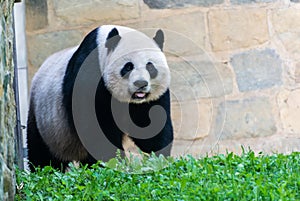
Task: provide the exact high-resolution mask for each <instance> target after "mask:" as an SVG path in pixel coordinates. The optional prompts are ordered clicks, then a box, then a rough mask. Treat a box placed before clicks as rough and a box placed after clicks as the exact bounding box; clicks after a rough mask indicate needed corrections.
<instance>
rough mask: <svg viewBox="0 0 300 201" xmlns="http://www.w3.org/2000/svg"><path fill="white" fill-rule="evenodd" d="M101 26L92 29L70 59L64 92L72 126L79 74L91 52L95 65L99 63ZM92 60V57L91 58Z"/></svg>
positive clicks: (63, 87) (64, 100) (65, 104)
mask: <svg viewBox="0 0 300 201" xmlns="http://www.w3.org/2000/svg"><path fill="white" fill-rule="evenodd" d="M98 31H99V28H96V29H94V30H93V31H91V32H90V33H89V34H88V35H87V36H86V37H85V38H84V39H83V41H82V42H81V44H80V45H79V47H78V49H77V50H76V51H75V52H74V54H73V56H72V57H71V59H70V60H69V63H68V66H67V69H66V72H65V75H64V79H63V86H62V94H63V106H64V107H65V109H66V112H67V118H68V121H69V124H70V126H72V125H73V115H72V94H73V87H74V83H75V80H76V77H77V74H78V72H79V70H80V68H81V66H82V64H83V62H84V61H85V60H86V58H87V57H90V56H89V55H90V54H91V53H93V54H91V55H92V56H93V57H94V65H99V56H98V51H97V47H98V44H97V38H98ZM91 60H92V59H91Z"/></svg>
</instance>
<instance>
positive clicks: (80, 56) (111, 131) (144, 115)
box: [27, 27, 173, 170]
mask: <svg viewBox="0 0 300 201" xmlns="http://www.w3.org/2000/svg"><path fill="white" fill-rule="evenodd" d="M100 29H101V27H98V28H96V29H95V30H93V31H92V32H90V33H89V34H88V35H87V36H86V37H85V38H84V40H83V41H82V43H81V44H80V46H79V47H78V48H77V49H76V50H74V53H73V54H72V56H71V57H70V59H69V60H68V61H66V62H67V65H66V69H65V73H64V75H62V76H63V79H62V86H61V94H57V96H61V99H58V100H59V101H58V102H59V103H58V105H59V110H62V113H61V114H62V115H63V117H60V118H58V119H63V120H65V122H62V123H61V124H62V126H61V125H60V128H64V129H66V132H67V133H68V134H69V135H68V136H69V137H70V138H72V140H71V141H72V142H70V145H67V144H66V145H64V146H65V147H66V149H68V157H66V158H64V153H55V152H56V150H55V148H53V147H54V146H53V147H52V145H53V144H52V143H54V142H52V141H51V142H49V141H45V137H50V138H51V136H45V135H49V134H48V133H51V134H52V132H49V130H50V131H53V135H57V134H56V133H60V132H59V131H56V130H55V128H56V125H53V124H50V123H48V124H47V123H46V125H47V129H49V130H48V132H47V133H45V132H44V130H42V129H40V130H39V129H38V124H37V116H39V115H37V114H38V113H39V112H40V111H42V110H45V109H48V110H49V111H51V108H47V107H50V106H51V105H52V104H48V105H42V106H43V107H37V106H36V105H39V104H37V100H36V99H37V97H39V96H38V95H35V96H34V94H36V93H39V92H38V91H36V89H35V88H34V87H33V88H32V89H31V90H32V92H31V93H32V94H31V98H30V105H29V113H28V123H27V143H28V159H29V165H30V169H31V170H34V168H33V167H38V166H40V167H43V166H46V165H51V166H53V167H54V168H58V169H62V170H64V169H65V168H66V166H67V164H68V163H69V162H71V161H73V160H75V161H80V162H81V163H83V164H93V163H95V162H96V160H95V159H94V158H93V157H92V156H91V155H90V154H89V153H88V152H87V151H86V149H85V148H84V147H83V145H82V143H81V141H80V139H79V136H78V134H77V132H76V129H75V126H74V121H73V114H72V93H73V87H74V83H75V79H76V76H77V74H78V72H79V70H80V67H81V65H82V64H83V62H84V60H85V59H86V58H87V56H88V55H89V54H90V53H91V52H92V51H93V50H94V49H95V48H99V47H100V44H98V43H99V39H98V37H99V30H100ZM109 34H111V35H113V36H118V35H119V33H118V30H117V29H116V28H113V29H111V31H110V32H109ZM109 34H108V35H107V38H106V43H105V48H107V54H109V53H110V52H113V51H114V49H115V48H116V47H117V46H118V42H119V40H122V37H114V40H113V41H112V42H109V39H110V37H112V36H110V35H109ZM161 34H162V32H161V31H158V32H157V35H156V37H155V38H154V41H155V42H156V43H157V46H158V48H160V49H161V50H162V48H163V38H162V37H163V35H161ZM102 47H103V46H102ZM63 58H65V57H63ZM66 58H68V57H66ZM95 59H96V61H95V64H99V62H100V61H99V60H100V56H96V57H95ZM50 60H51V58H50ZM42 76H47V75H40V78H39V79H41V77H42ZM39 79H38V78H37V81H35V82H36V85H37V84H39V83H38V82H39V81H40V80H39ZM33 92H34V93H33ZM54 99H55V98H54ZM112 99H115V97H113V96H112V94H111V92H110V91H109V90H108V89H107V86H106V83H105V81H104V78H103V77H102V78H101V80H100V82H99V84H98V87H97V92H96V97H95V109H96V116H97V119H98V122H99V125H100V127H101V129H102V130H103V132H104V134H105V136H106V137H107V138H108V139H109V141H110V142H111V143H112V144H114V145H115V150H111V151H114V152H115V151H116V150H117V148H118V149H123V146H122V139H123V136H124V133H123V132H122V131H121V130H120V129H119V128H118V126H117V125H116V123H115V121H114V118H113V115H112V111H111V100H112ZM115 100H116V102H117V104H118V106H119V107H128V103H125V102H122V101H119V100H117V99H115ZM54 105H55V104H54ZM154 105H160V106H162V107H163V108H164V109H165V111H166V114H167V120H166V123H165V126H164V127H163V129H162V130H161V131H160V132H159V133H158V134H157V135H156V136H154V137H152V138H150V139H137V138H133V137H131V139H132V141H133V142H134V143H135V145H136V146H138V148H139V149H141V150H142V151H143V152H146V153H150V152H156V153H157V154H164V155H166V156H167V155H170V151H171V146H172V141H173V128H172V122H171V115H170V92H169V89H167V90H166V91H165V92H164V93H163V94H162V95H161V96H160V97H159V98H158V99H156V100H151V101H147V102H142V103H138V104H137V103H129V111H130V116H131V119H132V121H133V122H134V123H135V124H136V125H137V126H139V127H146V126H147V125H149V124H150V123H151V122H150V119H149V116H148V113H149V110H150V108H151V107H152V106H154ZM58 113H59V114H60V112H58ZM119 115H124V117H125V115H126V114H122V113H121V114H119ZM39 118H41V117H39ZM38 120H40V121H42V120H41V119H38ZM50 122H52V121H50ZM44 128H45V126H44ZM43 132H44V133H43ZM42 136H44V137H42ZM56 138H58V139H61V141H64V140H65V139H64V138H65V135H62V134H60V135H59V136H56ZM48 139H49V138H48ZM65 141H68V139H67V140H65ZM65 141H64V142H65ZM56 143H57V142H56ZM71 145H72V147H71ZM64 146H63V147H64ZM50 149H51V151H50ZM53 149H54V150H53ZM70 150H71V151H70ZM72 150H73V151H74V154H72V153H73V152H72ZM70 153H71V154H70ZM78 153H79V154H78ZM81 153H82V154H81ZM73 155H74V157H73ZM77 155H78V156H77Z"/></svg>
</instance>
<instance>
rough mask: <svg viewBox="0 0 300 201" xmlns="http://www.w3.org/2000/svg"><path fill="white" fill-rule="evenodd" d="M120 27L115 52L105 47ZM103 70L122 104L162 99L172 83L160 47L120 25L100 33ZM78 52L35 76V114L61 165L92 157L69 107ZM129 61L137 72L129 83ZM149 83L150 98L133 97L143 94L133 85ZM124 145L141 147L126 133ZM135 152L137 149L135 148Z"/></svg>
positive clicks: (53, 60) (66, 53) (55, 58)
mask: <svg viewBox="0 0 300 201" xmlns="http://www.w3.org/2000/svg"><path fill="white" fill-rule="evenodd" d="M114 28H116V29H117V30H118V32H119V35H120V36H121V38H122V39H121V40H120V41H119V43H118V44H117V46H116V47H115V49H114V50H113V51H111V52H110V51H109V50H108V49H107V48H106V47H105V42H106V40H107V37H108V34H109V33H110V31H111V30H112V29H114ZM96 43H97V48H98V56H99V66H100V70H101V72H102V73H103V78H104V82H105V85H106V87H107V89H108V90H109V91H110V92H111V94H112V95H113V97H115V98H116V99H117V100H119V101H121V102H130V103H132V102H134V103H139V104H140V103H144V102H149V101H153V100H157V99H158V98H159V97H160V96H161V95H162V94H163V93H164V92H166V90H167V89H168V87H169V85H170V71H169V67H168V65H167V61H166V58H165V56H164V54H163V52H162V51H161V49H160V48H159V46H158V45H157V44H156V43H155V41H154V40H152V39H150V38H148V37H147V36H146V35H144V34H143V33H141V32H138V31H136V30H133V29H130V28H127V27H123V26H115V25H105V26H101V27H99V28H98V29H97V41H96ZM77 49H78V46H77V47H73V48H69V49H66V50H63V51H60V52H57V53H55V54H53V55H52V56H50V57H49V58H48V59H47V60H46V61H45V62H44V63H43V64H42V66H41V67H40V69H39V70H38V72H37V73H36V74H35V76H34V78H33V80H32V85H31V101H30V102H31V107H32V108H31V112H34V115H35V120H36V126H37V129H38V131H39V133H40V135H41V137H42V139H43V141H44V142H45V144H47V146H48V148H49V150H50V152H51V153H52V154H53V155H54V156H55V157H57V158H58V159H59V160H61V161H74V160H75V161H81V160H84V159H85V158H86V157H87V156H88V152H87V150H86V149H85V148H84V146H83V145H82V143H81V142H80V140H79V138H78V137H74V133H72V132H73V131H72V130H71V129H70V127H69V124H68V120H67V118H66V110H65V108H64V107H63V104H62V102H63V93H62V85H63V81H64V75H65V72H66V69H67V66H68V63H69V61H70V59H71V57H72V56H73V54H74V53H75V51H76V50H77ZM126 62H132V63H133V65H134V69H133V70H132V71H131V73H130V75H129V77H128V79H122V77H121V75H120V71H121V69H122V68H123V66H124V64H125V63H126ZM148 62H151V63H153V64H154V66H155V67H156V68H157V69H158V71H159V73H158V75H157V76H156V77H155V78H154V79H151V78H150V75H149V72H148V71H147V70H146V68H145V66H146V64H147V63H148ZM136 80H145V81H147V82H148V86H147V87H145V88H144V89H143V90H144V92H145V93H149V95H148V96H147V97H146V98H144V99H137V100H135V99H132V93H134V92H135V91H137V90H138V88H137V87H136V86H135V85H134V84H133V83H134V82H135V81H136ZM124 136H125V137H124V139H125V140H124V142H126V143H127V144H123V147H124V148H126V147H130V149H132V146H133V145H135V144H134V142H133V141H132V140H130V138H129V137H128V136H127V135H124ZM133 149H134V150H135V148H133Z"/></svg>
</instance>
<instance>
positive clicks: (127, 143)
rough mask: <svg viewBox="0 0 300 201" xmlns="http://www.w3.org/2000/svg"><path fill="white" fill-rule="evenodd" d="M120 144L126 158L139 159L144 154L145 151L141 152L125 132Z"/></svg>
mask: <svg viewBox="0 0 300 201" xmlns="http://www.w3.org/2000/svg"><path fill="white" fill-rule="evenodd" d="M122 146H123V149H124V153H125V156H126V158H128V159H132V158H137V159H139V160H142V159H143V154H145V153H143V152H142V151H141V150H140V149H139V148H138V146H137V145H136V144H135V143H134V141H133V140H132V139H131V138H130V137H129V136H128V134H126V133H125V134H123V138H122Z"/></svg>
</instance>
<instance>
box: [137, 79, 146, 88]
mask: <svg viewBox="0 0 300 201" xmlns="http://www.w3.org/2000/svg"><path fill="white" fill-rule="evenodd" d="M133 84H134V86H136V87H138V88H144V87H146V86H148V82H147V81H146V80H137V81H135V82H134V83H133Z"/></svg>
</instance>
